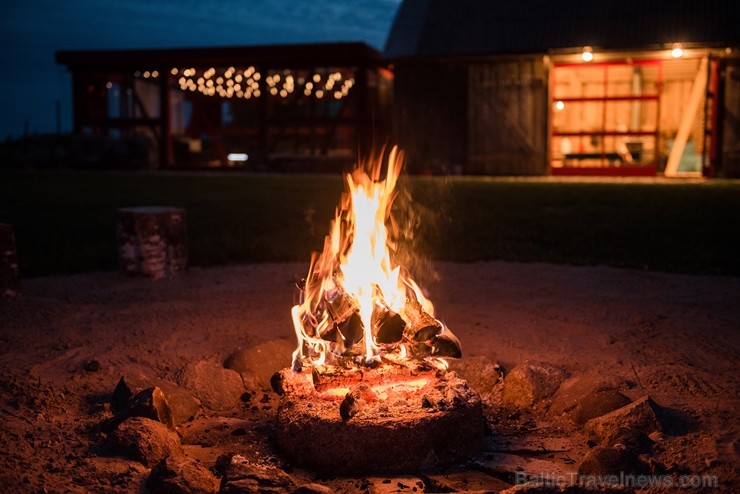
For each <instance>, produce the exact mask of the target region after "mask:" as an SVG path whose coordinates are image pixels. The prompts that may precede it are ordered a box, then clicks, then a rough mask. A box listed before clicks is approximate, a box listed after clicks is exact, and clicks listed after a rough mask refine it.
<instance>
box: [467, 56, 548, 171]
mask: <svg viewBox="0 0 740 494" xmlns="http://www.w3.org/2000/svg"><path fill="white" fill-rule="evenodd" d="M468 73H469V77H468V93H469V97H468V126H469V131H468V165H469V166H468V170H467V171H469V172H470V173H482V174H492V175H545V174H547V170H548V163H547V118H548V108H547V104H548V103H547V72H546V69H545V65H544V61H543V59H542V57H536V58H535V57H531V58H519V59H512V60H502V61H486V62H477V63H472V64H470V65H469V68H468Z"/></svg>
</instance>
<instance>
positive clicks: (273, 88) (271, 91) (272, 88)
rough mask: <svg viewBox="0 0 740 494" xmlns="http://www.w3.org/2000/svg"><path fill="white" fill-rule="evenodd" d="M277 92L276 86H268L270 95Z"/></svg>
mask: <svg viewBox="0 0 740 494" xmlns="http://www.w3.org/2000/svg"><path fill="white" fill-rule="evenodd" d="M277 93H278V90H277V88H276V87H271V88H270V94H271V95H273V96H275V95H276V94H277Z"/></svg>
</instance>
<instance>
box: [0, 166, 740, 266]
mask: <svg viewBox="0 0 740 494" xmlns="http://www.w3.org/2000/svg"><path fill="white" fill-rule="evenodd" d="M404 183H405V185H406V187H407V188H408V189H409V190H410V191H411V192H412V195H413V197H414V200H415V202H414V204H413V210H414V212H415V213H416V214H417V215H418V218H419V219H420V220H421V223H422V227H421V229H420V231H419V234H420V235H419V236H418V237H417V239H418V244H417V249H418V251H419V252H420V253H421V254H423V255H426V256H429V257H431V258H434V259H440V260H452V261H461V262H470V261H479V260H508V261H523V262H531V261H542V262H554V263H566V264H584V265H593V264H606V265H612V266H626V267H636V268H647V269H653V270H660V271H670V272H681V273H694V274H699V273H702V274H725V275H738V274H740V255H739V254H740V240H738V238H739V237H740V234H739V232H740V184H739V183H736V182H735V183H731V182H722V181H717V182H703V183H620V182H604V183H577V182H550V181H541V182H540V181H495V180H487V179H481V178H460V179H453V180H445V179H426V178H413V179H407V180H405V181H404ZM341 191H342V183H341V178H340V177H338V176H337V177H326V176H297V175H280V176H261V175H208V174H203V175H165V174H134V173H128V174H126V173H120V174H111V173H92V172H89V173H83V172H75V173H72V172H69V173H66V172H35V173H23V172H2V173H0V222H6V223H12V224H14V225H15V228H16V241H17V245H18V255H19V259H20V263H21V269H22V272H23V274H24V276H40V275H55V274H69V273H77V272H86V271H94V270H111V269H115V267H116V242H115V228H114V225H115V211H116V209H117V208H119V207H124V206H137V205H171V206H178V207H183V208H185V209H187V212H188V228H189V239H190V254H191V264H193V265H196V266H210V265H216V264H228V263H237V262H266V261H305V262H307V261H308V260H309V258H310V252H311V251H312V250H316V249H320V248H321V246H322V242H323V237H324V235H325V234H326V232H327V231H328V225H329V221H330V219H331V218H332V216H333V213H334V209H335V207H336V205H337V203H338V200H339V195H340V193H341Z"/></svg>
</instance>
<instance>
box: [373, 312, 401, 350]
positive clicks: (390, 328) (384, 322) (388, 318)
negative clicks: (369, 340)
mask: <svg viewBox="0 0 740 494" xmlns="http://www.w3.org/2000/svg"><path fill="white" fill-rule="evenodd" d="M373 327H374V328H376V329H375V340H376V341H377V342H378V343H385V344H388V343H397V342H399V341H401V339H402V338H403V332H404V330H405V329H406V321H404V320H403V318H402V317H401V315H400V314H397V313H396V312H393V311H392V310H390V309H377V308H376V311H375V312H374V313H373Z"/></svg>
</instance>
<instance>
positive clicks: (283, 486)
mask: <svg viewBox="0 0 740 494" xmlns="http://www.w3.org/2000/svg"><path fill="white" fill-rule="evenodd" d="M294 489H295V483H294V482H293V479H291V478H290V476H288V474H286V473H285V472H283V471H282V470H279V469H277V468H273V467H265V466H262V465H257V464H255V463H252V462H250V461H249V460H247V458H245V457H244V456H242V455H233V456H231V459H230V461H229V464H228V465H227V466H226V467H225V468H224V476H223V478H222V479H221V490H220V491H219V493H220V494H252V493H254V492H260V493H269V494H272V493H274V494H282V493H285V494H289V493H290V492H292V491H293V490H294Z"/></svg>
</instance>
